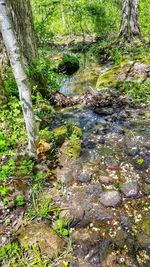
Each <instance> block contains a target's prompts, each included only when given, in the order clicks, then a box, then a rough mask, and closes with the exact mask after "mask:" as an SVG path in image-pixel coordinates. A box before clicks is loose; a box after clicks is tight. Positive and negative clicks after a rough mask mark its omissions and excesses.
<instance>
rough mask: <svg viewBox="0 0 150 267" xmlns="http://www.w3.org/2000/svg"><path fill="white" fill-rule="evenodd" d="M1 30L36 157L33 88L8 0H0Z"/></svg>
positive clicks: (29, 144) (32, 150)
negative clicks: (31, 87) (23, 59)
mask: <svg viewBox="0 0 150 267" xmlns="http://www.w3.org/2000/svg"><path fill="white" fill-rule="evenodd" d="M0 30H1V33H2V36H3V41H4V44H5V46H6V50H7V53H8V57H9V60H10V64H11V67H12V71H13V73H14V77H15V79H16V82H17V85H18V89H19V96H20V100H21V105H22V110H23V114H24V119H25V124H26V130H27V133H28V154H29V155H30V156H32V157H36V154H37V152H36V150H37V149H36V148H37V145H36V143H37V131H36V124H35V118H34V113H33V107H32V100H31V89H30V86H29V82H28V78H27V75H26V73H25V68H24V64H23V61H22V56H21V52H20V49H19V45H18V42H17V38H16V36H15V31H14V27H13V23H12V20H11V17H10V13H9V9H8V7H7V0H0Z"/></svg>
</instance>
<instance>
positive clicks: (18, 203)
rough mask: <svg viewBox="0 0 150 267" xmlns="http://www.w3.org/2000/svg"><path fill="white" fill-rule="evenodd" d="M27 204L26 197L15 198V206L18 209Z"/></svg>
mask: <svg viewBox="0 0 150 267" xmlns="http://www.w3.org/2000/svg"><path fill="white" fill-rule="evenodd" d="M25 203H26V201H25V197H24V196H22V195H18V196H16V198H15V205H16V206H17V207H21V206H24V205H25Z"/></svg>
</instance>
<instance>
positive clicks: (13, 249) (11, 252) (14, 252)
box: [0, 243, 20, 263]
mask: <svg viewBox="0 0 150 267" xmlns="http://www.w3.org/2000/svg"><path fill="white" fill-rule="evenodd" d="M19 250H20V249H19V246H18V244H17V243H9V244H7V245H5V246H3V247H2V248H1V249H0V262H2V261H3V260H4V259H11V260H13V262H14V263H15V258H16V257H17V256H18V253H19Z"/></svg>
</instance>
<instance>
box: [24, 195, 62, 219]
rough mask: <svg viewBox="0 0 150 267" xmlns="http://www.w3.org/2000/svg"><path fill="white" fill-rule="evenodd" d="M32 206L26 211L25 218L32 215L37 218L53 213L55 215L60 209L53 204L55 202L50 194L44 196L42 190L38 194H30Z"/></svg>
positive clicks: (49, 215)
mask: <svg viewBox="0 0 150 267" xmlns="http://www.w3.org/2000/svg"><path fill="white" fill-rule="evenodd" d="M32 197H33V206H32V207H31V208H28V209H27V211H26V218H27V219H31V218H33V217H39V218H49V219H50V218H52V216H53V215H57V213H59V212H60V209H59V208H57V207H56V206H55V203H54V201H53V199H52V197H51V196H49V197H45V196H44V195H43V192H41V193H39V194H34V193H33V194H32Z"/></svg>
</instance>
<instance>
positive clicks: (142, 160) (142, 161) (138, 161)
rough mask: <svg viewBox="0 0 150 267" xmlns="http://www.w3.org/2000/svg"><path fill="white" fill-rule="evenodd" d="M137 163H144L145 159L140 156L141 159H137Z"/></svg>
mask: <svg viewBox="0 0 150 267" xmlns="http://www.w3.org/2000/svg"><path fill="white" fill-rule="evenodd" d="M136 162H137V164H138V165H142V164H143V163H144V159H142V158H140V159H137V161H136Z"/></svg>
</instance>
